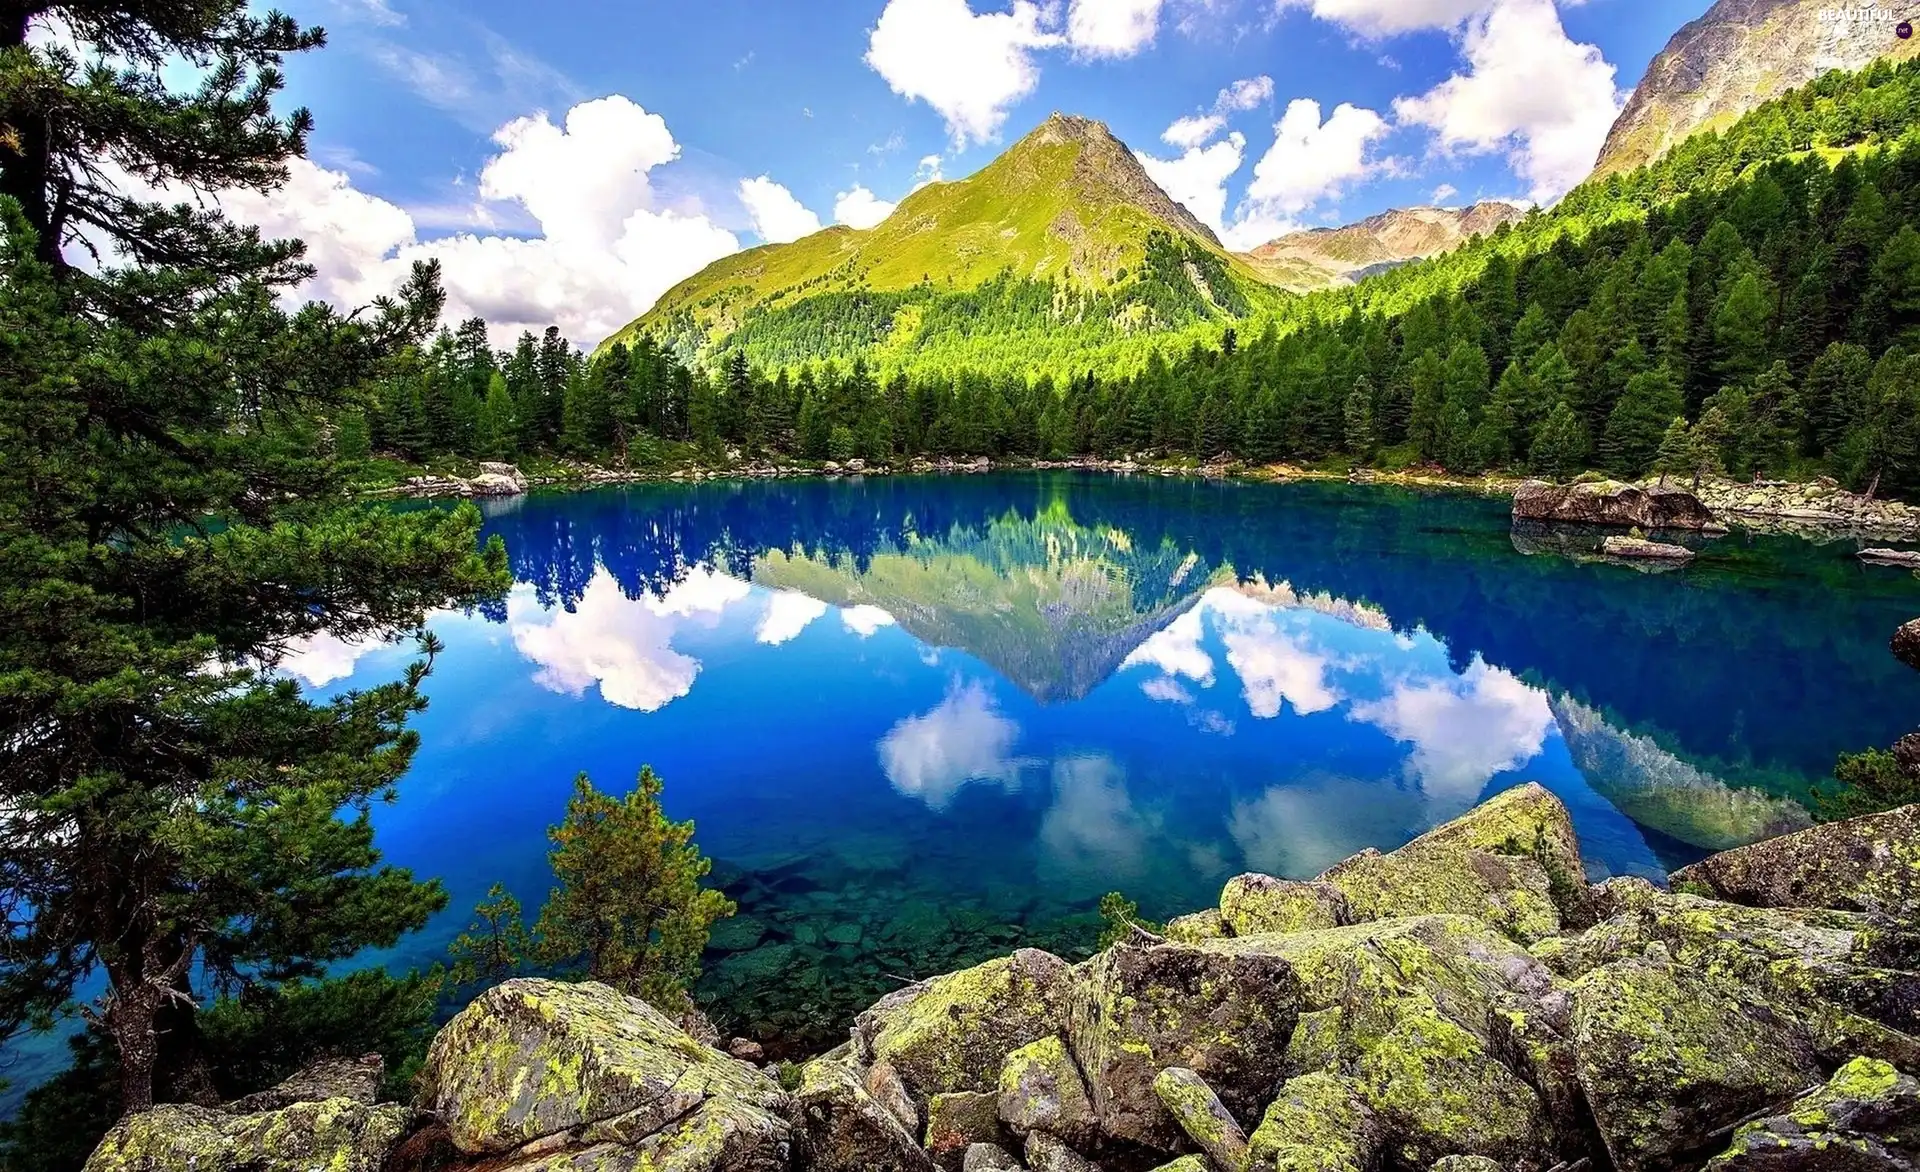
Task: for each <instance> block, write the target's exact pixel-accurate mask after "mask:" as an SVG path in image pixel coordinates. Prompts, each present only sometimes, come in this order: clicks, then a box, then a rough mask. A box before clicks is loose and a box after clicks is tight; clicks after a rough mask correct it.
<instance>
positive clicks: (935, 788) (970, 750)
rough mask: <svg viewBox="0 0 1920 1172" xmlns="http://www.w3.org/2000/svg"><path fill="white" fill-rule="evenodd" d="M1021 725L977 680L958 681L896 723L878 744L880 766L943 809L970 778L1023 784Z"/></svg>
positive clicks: (902, 786) (902, 788)
mask: <svg viewBox="0 0 1920 1172" xmlns="http://www.w3.org/2000/svg"><path fill="white" fill-rule="evenodd" d="M1019 738H1020V726H1019V725H1017V724H1015V723H1014V722H1013V721H1012V720H1009V719H1008V718H1007V717H1005V716H1003V715H1001V714H1000V712H999V710H998V709H997V707H996V706H995V705H994V701H993V696H992V695H991V694H990V693H989V692H988V691H987V689H986V687H985V686H984V685H982V684H979V683H977V682H976V683H968V684H958V683H956V684H955V685H954V687H952V688H950V689H949V690H948V691H947V695H946V699H944V700H942V701H941V702H940V703H939V704H938V705H936V706H935V707H934V708H933V709H931V710H930V711H928V712H925V713H922V714H921V715H919V716H909V717H907V718H906V719H904V720H902V721H900V722H899V723H898V724H895V725H894V726H893V727H892V728H891V729H889V730H888V731H887V735H886V736H884V737H882V738H880V743H879V744H878V745H877V746H875V748H876V750H877V751H878V752H879V754H880V768H881V769H882V770H883V771H884V772H885V773H886V775H887V781H888V783H889V784H891V785H892V786H893V788H894V789H895V790H897V791H899V792H900V793H902V794H904V795H906V796H908V797H912V798H918V799H920V800H921V801H923V802H925V803H926V804H927V806H928V807H929V808H931V809H934V810H944V809H946V807H947V804H948V803H949V802H951V801H953V798H954V795H956V794H958V793H959V792H960V790H961V788H962V787H964V786H965V785H966V784H967V783H968V782H973V781H984V782H991V783H994V784H998V785H1000V786H1002V787H1004V788H1005V789H1008V790H1015V789H1018V788H1020V770H1021V767H1022V764H1023V763H1022V762H1020V761H1019V760H1017V759H1015V757H1014V756H1013V745H1014V742H1015V741H1017V740H1018V739H1019Z"/></svg>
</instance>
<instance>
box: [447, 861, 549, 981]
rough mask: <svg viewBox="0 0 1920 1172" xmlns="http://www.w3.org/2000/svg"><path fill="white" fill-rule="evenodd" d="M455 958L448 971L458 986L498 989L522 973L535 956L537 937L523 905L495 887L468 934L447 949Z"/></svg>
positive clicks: (475, 914) (480, 905)
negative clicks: (495, 987)
mask: <svg viewBox="0 0 1920 1172" xmlns="http://www.w3.org/2000/svg"><path fill="white" fill-rule="evenodd" d="M447 952H448V954H449V955H450V956H452V958H453V967H452V968H451V969H450V970H449V971H448V976H449V977H451V978H452V980H453V983H454V984H455V985H467V986H475V985H478V986H480V987H483V988H484V987H487V986H491V985H497V984H499V983H500V982H501V981H504V980H506V979H507V978H508V977H511V976H513V975H514V974H515V973H517V972H519V971H520V968H521V966H522V965H524V964H526V962H527V959H528V958H529V957H530V956H532V955H533V937H532V935H531V934H529V933H528V931H527V925H526V922H525V921H524V920H523V919H522V918H521V914H520V901H519V900H517V899H515V898H514V897H513V893H512V892H510V891H508V890H507V889H506V887H505V886H503V885H502V884H499V883H495V884H494V885H493V886H492V887H490V888H488V889H487V896H486V898H485V899H483V900H481V901H480V902H479V903H477V904H475V905H474V908H473V919H472V920H471V921H469V922H468V924H467V930H466V931H464V932H462V933H460V934H459V935H458V936H455V937H454V938H453V943H452V944H449V945H448V946H447Z"/></svg>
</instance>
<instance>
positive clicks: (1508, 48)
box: [1394, 0, 1623, 200]
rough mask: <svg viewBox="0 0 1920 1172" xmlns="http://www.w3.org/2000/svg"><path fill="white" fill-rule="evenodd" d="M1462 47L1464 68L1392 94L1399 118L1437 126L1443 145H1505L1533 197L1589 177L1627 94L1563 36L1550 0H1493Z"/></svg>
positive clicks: (1590, 52)
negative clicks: (1414, 91)
mask: <svg viewBox="0 0 1920 1172" xmlns="http://www.w3.org/2000/svg"><path fill="white" fill-rule="evenodd" d="M1460 45H1461V52H1462V53H1463V55H1464V56H1465V57H1466V61H1467V70H1466V72H1464V73H1456V74H1454V75H1453V76H1452V77H1449V78H1448V79H1447V80H1445V81H1443V82H1441V83H1440V84H1439V85H1437V86H1435V87H1434V88H1433V89H1431V90H1429V91H1427V92H1426V93H1425V94H1423V95H1420V96H1419V97H1411V98H1400V99H1398V100H1396V101H1395V102H1394V113H1395V114H1396V115H1397V116H1398V118H1399V119H1400V120H1401V121H1402V122H1405V123H1412V124H1417V125H1422V126H1428V127H1431V128H1432V129H1433V130H1434V131H1435V132H1436V133H1437V135H1438V140H1439V146H1440V148H1441V149H1442V150H1444V151H1455V150H1459V151H1466V152H1469V153H1486V152H1492V151H1497V150H1504V151H1506V153H1507V160H1508V163H1509V165H1511V166H1512V168H1513V170H1514V173H1515V174H1517V175H1519V176H1520V177H1521V178H1522V179H1524V180H1526V181H1527V183H1528V184H1530V185H1531V192H1530V194H1531V195H1532V197H1533V198H1534V199H1536V200H1550V199H1554V198H1557V197H1558V196H1560V195H1561V194H1562V193H1564V192H1565V191H1566V190H1567V189H1568V188H1570V187H1572V186H1573V185H1574V184H1576V183H1578V182H1580V180H1582V179H1584V178H1586V175H1587V173H1588V171H1590V170H1591V169H1592V167H1593V160H1594V157H1595V156H1596V155H1597V154H1599V151H1600V144H1601V143H1602V142H1604V141H1605V140H1606V136H1607V130H1608V129H1609V128H1610V127H1611V126H1612V125H1613V121H1614V119H1615V118H1616V117H1617V116H1618V115H1619V113H1620V107H1621V103H1622V101H1623V96H1622V95H1621V94H1620V92H1619V91H1618V90H1616V89H1615V88H1614V67H1613V66H1612V65H1611V64H1609V63H1608V62H1607V60H1606V58H1605V57H1603V56H1602V55H1601V53H1600V50H1599V48H1598V47H1597V46H1594V45H1583V44H1578V43H1576V42H1574V41H1573V40H1572V39H1570V38H1569V37H1568V36H1567V33H1566V29H1565V28H1564V27H1562V25H1561V23H1560V14H1559V12H1558V11H1557V10H1556V9H1555V8H1554V5H1553V0H1494V2H1493V4H1492V6H1491V7H1490V8H1488V9H1487V11H1485V12H1483V13H1480V14H1478V15H1475V16H1474V17H1473V18H1472V19H1470V20H1468V21H1467V23H1466V26H1465V31H1464V32H1463V33H1462V34H1461V39H1460Z"/></svg>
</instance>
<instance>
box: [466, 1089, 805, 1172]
mask: <svg viewBox="0 0 1920 1172" xmlns="http://www.w3.org/2000/svg"><path fill="white" fill-rule="evenodd" d="M582 1139H583V1142H584V1144H585V1145H586V1146H584V1147H573V1148H568V1149H565V1150H563V1151H560V1152H556V1153H552V1154H545V1155H540V1156H536V1157H534V1158H532V1159H530V1160H525V1161H520V1162H516V1163H510V1164H507V1165H505V1166H497V1165H496V1166H493V1167H494V1168H496V1169H497V1172H789V1170H790V1169H791V1168H792V1167H793V1161H794V1158H795V1151H794V1143H793V1129H792V1127H791V1125H790V1124H788V1122H787V1121H786V1120H785V1119H784V1118H782V1117H780V1116H778V1115H775V1114H773V1113H771V1112H769V1111H765V1110H763V1109H761V1108H759V1107H755V1106H751V1105H749V1104H746V1103H742V1102H739V1101H737V1100H732V1099H709V1100H707V1101H706V1102H704V1103H702V1104H700V1106H699V1107H698V1108H697V1109H695V1110H694V1111H693V1112H692V1113H690V1114H688V1115H685V1116H682V1117H681V1118H679V1119H676V1120H674V1121H673V1122H671V1123H669V1124H667V1125H666V1126H664V1127H662V1128H660V1129H659V1130H657V1131H655V1132H653V1133H652V1134H650V1135H647V1136H645V1137H644V1138H642V1139H640V1140H638V1141H637V1142H634V1143H620V1142H612V1141H609V1140H607V1138H606V1137H605V1136H604V1135H603V1134H602V1128H600V1127H599V1126H595V1127H590V1128H588V1129H587V1130H586V1133H585V1135H584V1136H583V1137H582Z"/></svg>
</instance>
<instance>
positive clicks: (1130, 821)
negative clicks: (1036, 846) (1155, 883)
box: [1040, 756, 1158, 885]
mask: <svg viewBox="0 0 1920 1172" xmlns="http://www.w3.org/2000/svg"><path fill="white" fill-rule="evenodd" d="M1053 791H1054V799H1053V805H1051V806H1049V807H1047V812H1046V814H1044V815H1043V816H1042V817H1041V819H1040V845H1041V847H1042V848H1043V849H1044V850H1045V851H1046V862H1047V863H1048V864H1049V868H1048V869H1049V871H1058V872H1062V873H1064V874H1065V875H1067V876H1073V877H1086V876H1099V877H1100V878H1101V880H1102V881H1103V882H1106V881H1109V880H1125V879H1133V878H1137V877H1138V876H1139V875H1141V874H1142V873H1143V872H1144V871H1145V870H1146V862H1147V845H1148V839H1149V837H1150V836H1151V835H1152V834H1153V833H1154V832H1155V831H1156V830H1157V829H1158V827H1157V826H1156V825H1155V823H1154V821H1153V820H1151V819H1149V818H1148V817H1146V816H1145V815H1143V814H1142V813H1141V812H1140V811H1138V810H1136V809H1135V808H1134V804H1133V798H1132V796H1131V795H1129V794H1128V793H1127V779H1126V775H1125V774H1123V773H1122V772H1121V771H1120V767H1119V766H1117V765H1115V764H1114V763H1113V762H1112V761H1111V760H1109V759H1107V758H1105V757H1099V756H1082V757H1068V758H1066V759H1064V760H1061V761H1056V762H1054V765H1053ZM1056 881H1057V880H1056ZM1109 885H1111V884H1109Z"/></svg>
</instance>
